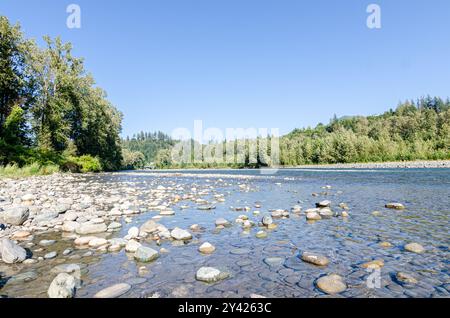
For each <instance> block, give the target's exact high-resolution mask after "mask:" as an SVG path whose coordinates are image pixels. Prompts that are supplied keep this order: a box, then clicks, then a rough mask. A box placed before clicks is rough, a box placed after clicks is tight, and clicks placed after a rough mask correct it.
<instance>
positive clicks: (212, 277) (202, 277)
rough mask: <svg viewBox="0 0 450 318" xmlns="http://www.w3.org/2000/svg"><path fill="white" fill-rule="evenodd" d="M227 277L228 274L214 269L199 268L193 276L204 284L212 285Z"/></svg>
mask: <svg viewBox="0 0 450 318" xmlns="http://www.w3.org/2000/svg"><path fill="white" fill-rule="evenodd" d="M228 277H229V274H228V273H226V272H222V271H220V270H218V269H217V268H214V267H201V268H200V269H199V270H198V271H197V273H196V275H195V278H196V279H197V280H199V281H202V282H206V283H214V282H217V281H220V280H223V279H226V278H228Z"/></svg>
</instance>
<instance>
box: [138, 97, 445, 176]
mask: <svg viewBox="0 0 450 318" xmlns="http://www.w3.org/2000/svg"><path fill="white" fill-rule="evenodd" d="M260 140H261V139H258V140H257V141H256V144H257V147H259V145H260ZM236 142H237V141H224V142H223V146H222V149H224V156H225V155H226V154H225V149H227V146H226V145H227V143H236ZM265 144H266V145H268V153H267V155H268V156H269V157H270V151H271V149H270V144H271V143H270V142H267V141H266V142H265ZM249 145H250V143H249V142H247V143H246V144H245V158H244V159H245V160H244V162H242V163H238V162H236V163H231V164H226V163H225V164H224V163H220V164H215V163H207V162H203V163H189V162H187V163H183V164H181V165H180V163H175V162H173V160H172V156H171V148H164V149H160V150H159V151H158V153H157V154H156V157H155V165H156V166H157V167H159V168H189V167H195V168H211V167H225V166H227V167H233V168H242V167H261V166H266V165H270V160H267V158H264V159H265V160H260V159H261V158H260V157H258V158H257V162H256V163H254V162H251V161H250V160H249V157H250V154H249V152H250V151H249V149H250V148H249V147H250V146H249ZM202 147H206V145H202ZM279 147H280V150H279V163H280V165H281V166H296V165H305V164H333V163H357V162H383V161H410V160H439V159H450V100H449V99H448V98H447V99H446V100H443V99H442V98H439V97H430V96H427V97H422V98H419V99H417V100H409V101H406V102H402V103H400V104H399V105H398V107H397V108H396V109H395V110H392V109H391V110H389V111H387V112H385V113H384V114H381V115H374V116H367V117H365V116H352V117H343V118H337V117H336V116H335V117H334V118H333V119H332V120H331V121H330V122H329V124H326V125H325V124H322V123H320V124H318V125H317V126H316V127H314V128H304V129H295V130H294V131H292V132H291V133H289V134H287V135H285V136H282V137H280V139H279ZM135 149H136V150H137V148H135ZM258 153H259V152H258ZM268 162H269V164H268Z"/></svg>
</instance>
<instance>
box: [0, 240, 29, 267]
mask: <svg viewBox="0 0 450 318" xmlns="http://www.w3.org/2000/svg"><path fill="white" fill-rule="evenodd" d="M0 255H1V257H2V260H3V262H5V263H7V264H14V263H21V262H23V261H24V260H25V259H26V257H27V252H26V251H25V249H24V248H23V247H21V246H19V245H17V244H16V243H14V242H13V241H11V240H8V239H6V238H5V239H2V240H0Z"/></svg>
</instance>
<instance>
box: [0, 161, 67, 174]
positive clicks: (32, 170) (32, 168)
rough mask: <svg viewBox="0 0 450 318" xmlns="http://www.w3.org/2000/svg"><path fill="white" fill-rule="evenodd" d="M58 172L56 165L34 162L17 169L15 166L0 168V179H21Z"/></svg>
mask: <svg viewBox="0 0 450 318" xmlns="http://www.w3.org/2000/svg"><path fill="white" fill-rule="evenodd" d="M58 171H59V166H57V165H40V164H39V163H37V162H35V163H32V164H30V165H26V166H23V167H19V166H18V165H17V164H12V165H6V166H0V177H5V178H23V177H29V176H36V175H48V174H52V173H55V172H58Z"/></svg>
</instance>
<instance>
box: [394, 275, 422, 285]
mask: <svg viewBox="0 0 450 318" xmlns="http://www.w3.org/2000/svg"><path fill="white" fill-rule="evenodd" d="M395 277H396V278H397V280H398V281H399V282H400V283H403V284H417V283H418V281H417V279H416V278H414V276H412V275H411V274H408V273H405V272H398V273H397V274H396V275H395Z"/></svg>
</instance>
